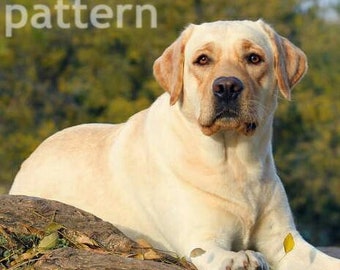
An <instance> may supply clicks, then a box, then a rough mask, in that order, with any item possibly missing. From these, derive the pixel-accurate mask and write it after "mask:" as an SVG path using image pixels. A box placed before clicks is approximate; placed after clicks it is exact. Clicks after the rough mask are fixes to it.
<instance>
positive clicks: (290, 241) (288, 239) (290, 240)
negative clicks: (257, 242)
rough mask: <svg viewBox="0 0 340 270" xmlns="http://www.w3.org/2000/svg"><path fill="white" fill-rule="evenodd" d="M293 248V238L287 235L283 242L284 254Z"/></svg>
mask: <svg viewBox="0 0 340 270" xmlns="http://www.w3.org/2000/svg"><path fill="white" fill-rule="evenodd" d="M294 246H295V241H294V237H293V235H292V234H291V233H289V234H288V235H287V236H286V238H285V240H284V241H283V248H284V250H285V253H286V254H287V253H289V252H291V251H292V250H293V249H294Z"/></svg>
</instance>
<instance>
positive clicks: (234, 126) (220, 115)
mask: <svg viewBox="0 0 340 270" xmlns="http://www.w3.org/2000/svg"><path fill="white" fill-rule="evenodd" d="M257 127H258V121H257V120H256V119H255V117H254V116H253V115H252V114H248V113H247V114H245V113H241V111H240V110H236V109H234V108H223V109H221V110H219V111H218V112H216V113H215V115H214V117H212V118H211V120H210V121H209V122H208V123H206V124H201V130H202V132H203V133H204V134H205V135H207V136H211V135H213V134H215V133H217V132H218V131H220V130H235V131H237V132H239V133H241V134H243V135H245V136H252V135H253V134H254V133H255V131H256V129H257Z"/></svg>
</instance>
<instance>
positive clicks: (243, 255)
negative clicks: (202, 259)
mask: <svg viewBox="0 0 340 270" xmlns="http://www.w3.org/2000/svg"><path fill="white" fill-rule="evenodd" d="M225 269H226V270H269V267H268V264H267V262H266V260H265V259H264V257H263V255H262V254H261V253H259V252H255V251H251V250H246V251H239V252H237V253H236V254H235V256H234V258H232V259H231V260H230V261H229V262H227V265H226V267H225Z"/></svg>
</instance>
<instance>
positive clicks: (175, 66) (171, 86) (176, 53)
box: [153, 25, 193, 105]
mask: <svg viewBox="0 0 340 270" xmlns="http://www.w3.org/2000/svg"><path fill="white" fill-rule="evenodd" d="M192 30H193V25H189V26H188V27H187V28H186V29H185V30H184V31H183V32H182V34H181V35H180V37H179V38H177V40H176V41H175V42H174V43H172V44H171V45H170V46H169V47H168V48H167V49H166V50H165V51H164V52H163V54H162V55H161V56H160V57H159V58H158V59H157V60H156V61H155V63H154V65H153V74H154V76H155V78H156V80H157V82H158V83H159V84H160V86H161V87H162V88H163V89H164V90H166V91H167V92H169V94H170V105H174V104H175V103H176V102H177V100H178V99H179V97H180V96H181V94H182V91H183V71H184V50H185V45H186V43H187V41H188V39H189V37H190V35H191V33H192Z"/></svg>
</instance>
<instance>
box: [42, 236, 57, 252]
mask: <svg viewBox="0 0 340 270" xmlns="http://www.w3.org/2000/svg"><path fill="white" fill-rule="evenodd" d="M58 239H59V235H58V232H53V233H51V234H49V235H46V236H45V237H44V238H43V239H41V240H40V242H39V245H38V249H39V250H49V249H53V248H55V247H56V246H57V244H58Z"/></svg>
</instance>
